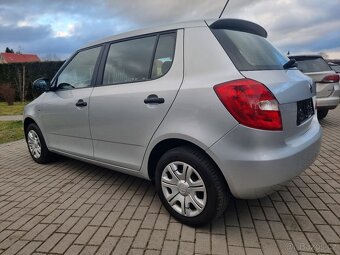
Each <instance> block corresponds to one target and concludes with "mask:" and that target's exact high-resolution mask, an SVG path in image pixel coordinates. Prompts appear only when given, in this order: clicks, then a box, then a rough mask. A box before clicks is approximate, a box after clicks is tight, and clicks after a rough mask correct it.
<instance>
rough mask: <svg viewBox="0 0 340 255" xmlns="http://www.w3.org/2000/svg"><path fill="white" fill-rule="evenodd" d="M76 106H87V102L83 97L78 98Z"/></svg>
mask: <svg viewBox="0 0 340 255" xmlns="http://www.w3.org/2000/svg"><path fill="white" fill-rule="evenodd" d="M76 106H77V107H85V106H87V102H85V101H84V100H83V99H79V100H78V102H77V103H76Z"/></svg>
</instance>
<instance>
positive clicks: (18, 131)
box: [0, 121, 24, 144]
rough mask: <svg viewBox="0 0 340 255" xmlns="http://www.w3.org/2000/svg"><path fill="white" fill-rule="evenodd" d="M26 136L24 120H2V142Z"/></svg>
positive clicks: (0, 128)
mask: <svg viewBox="0 0 340 255" xmlns="http://www.w3.org/2000/svg"><path fill="white" fill-rule="evenodd" d="M23 138H24V131H23V127H22V121H0V144H2V143H8V142H13V141H17V140H20V139H23Z"/></svg>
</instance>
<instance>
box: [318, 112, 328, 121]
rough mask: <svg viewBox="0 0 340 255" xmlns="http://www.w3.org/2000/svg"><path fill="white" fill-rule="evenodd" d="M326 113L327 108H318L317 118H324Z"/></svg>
mask: <svg viewBox="0 0 340 255" xmlns="http://www.w3.org/2000/svg"><path fill="white" fill-rule="evenodd" d="M327 114H328V110H325V109H318V120H322V119H324V118H326V116H327Z"/></svg>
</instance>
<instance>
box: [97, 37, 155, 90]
mask: <svg viewBox="0 0 340 255" xmlns="http://www.w3.org/2000/svg"><path fill="white" fill-rule="evenodd" d="M156 39H157V36H156V35H155V36H149V37H144V38H138V39H132V40H129V41H123V42H117V43H113V44H111V46H110V50H109V54H108V57H107V61H106V65H105V71H104V77H103V84H104V85H107V84H118V83H131V82H138V81H145V80H148V78H149V72H150V66H151V63H152V57H153V51H154V48H155V44H156Z"/></svg>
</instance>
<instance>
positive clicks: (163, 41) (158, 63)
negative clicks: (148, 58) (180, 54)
mask: <svg viewBox="0 0 340 255" xmlns="http://www.w3.org/2000/svg"><path fill="white" fill-rule="evenodd" d="M175 44H176V33H170V34H162V35H160V36H159V39H158V44H157V49H156V52H155V58H154V61H153V65H152V74H151V79H156V78H159V77H161V76H163V75H165V74H166V73H167V72H168V71H169V69H170V67H171V65H172V62H173V60H174V54H175Z"/></svg>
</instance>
